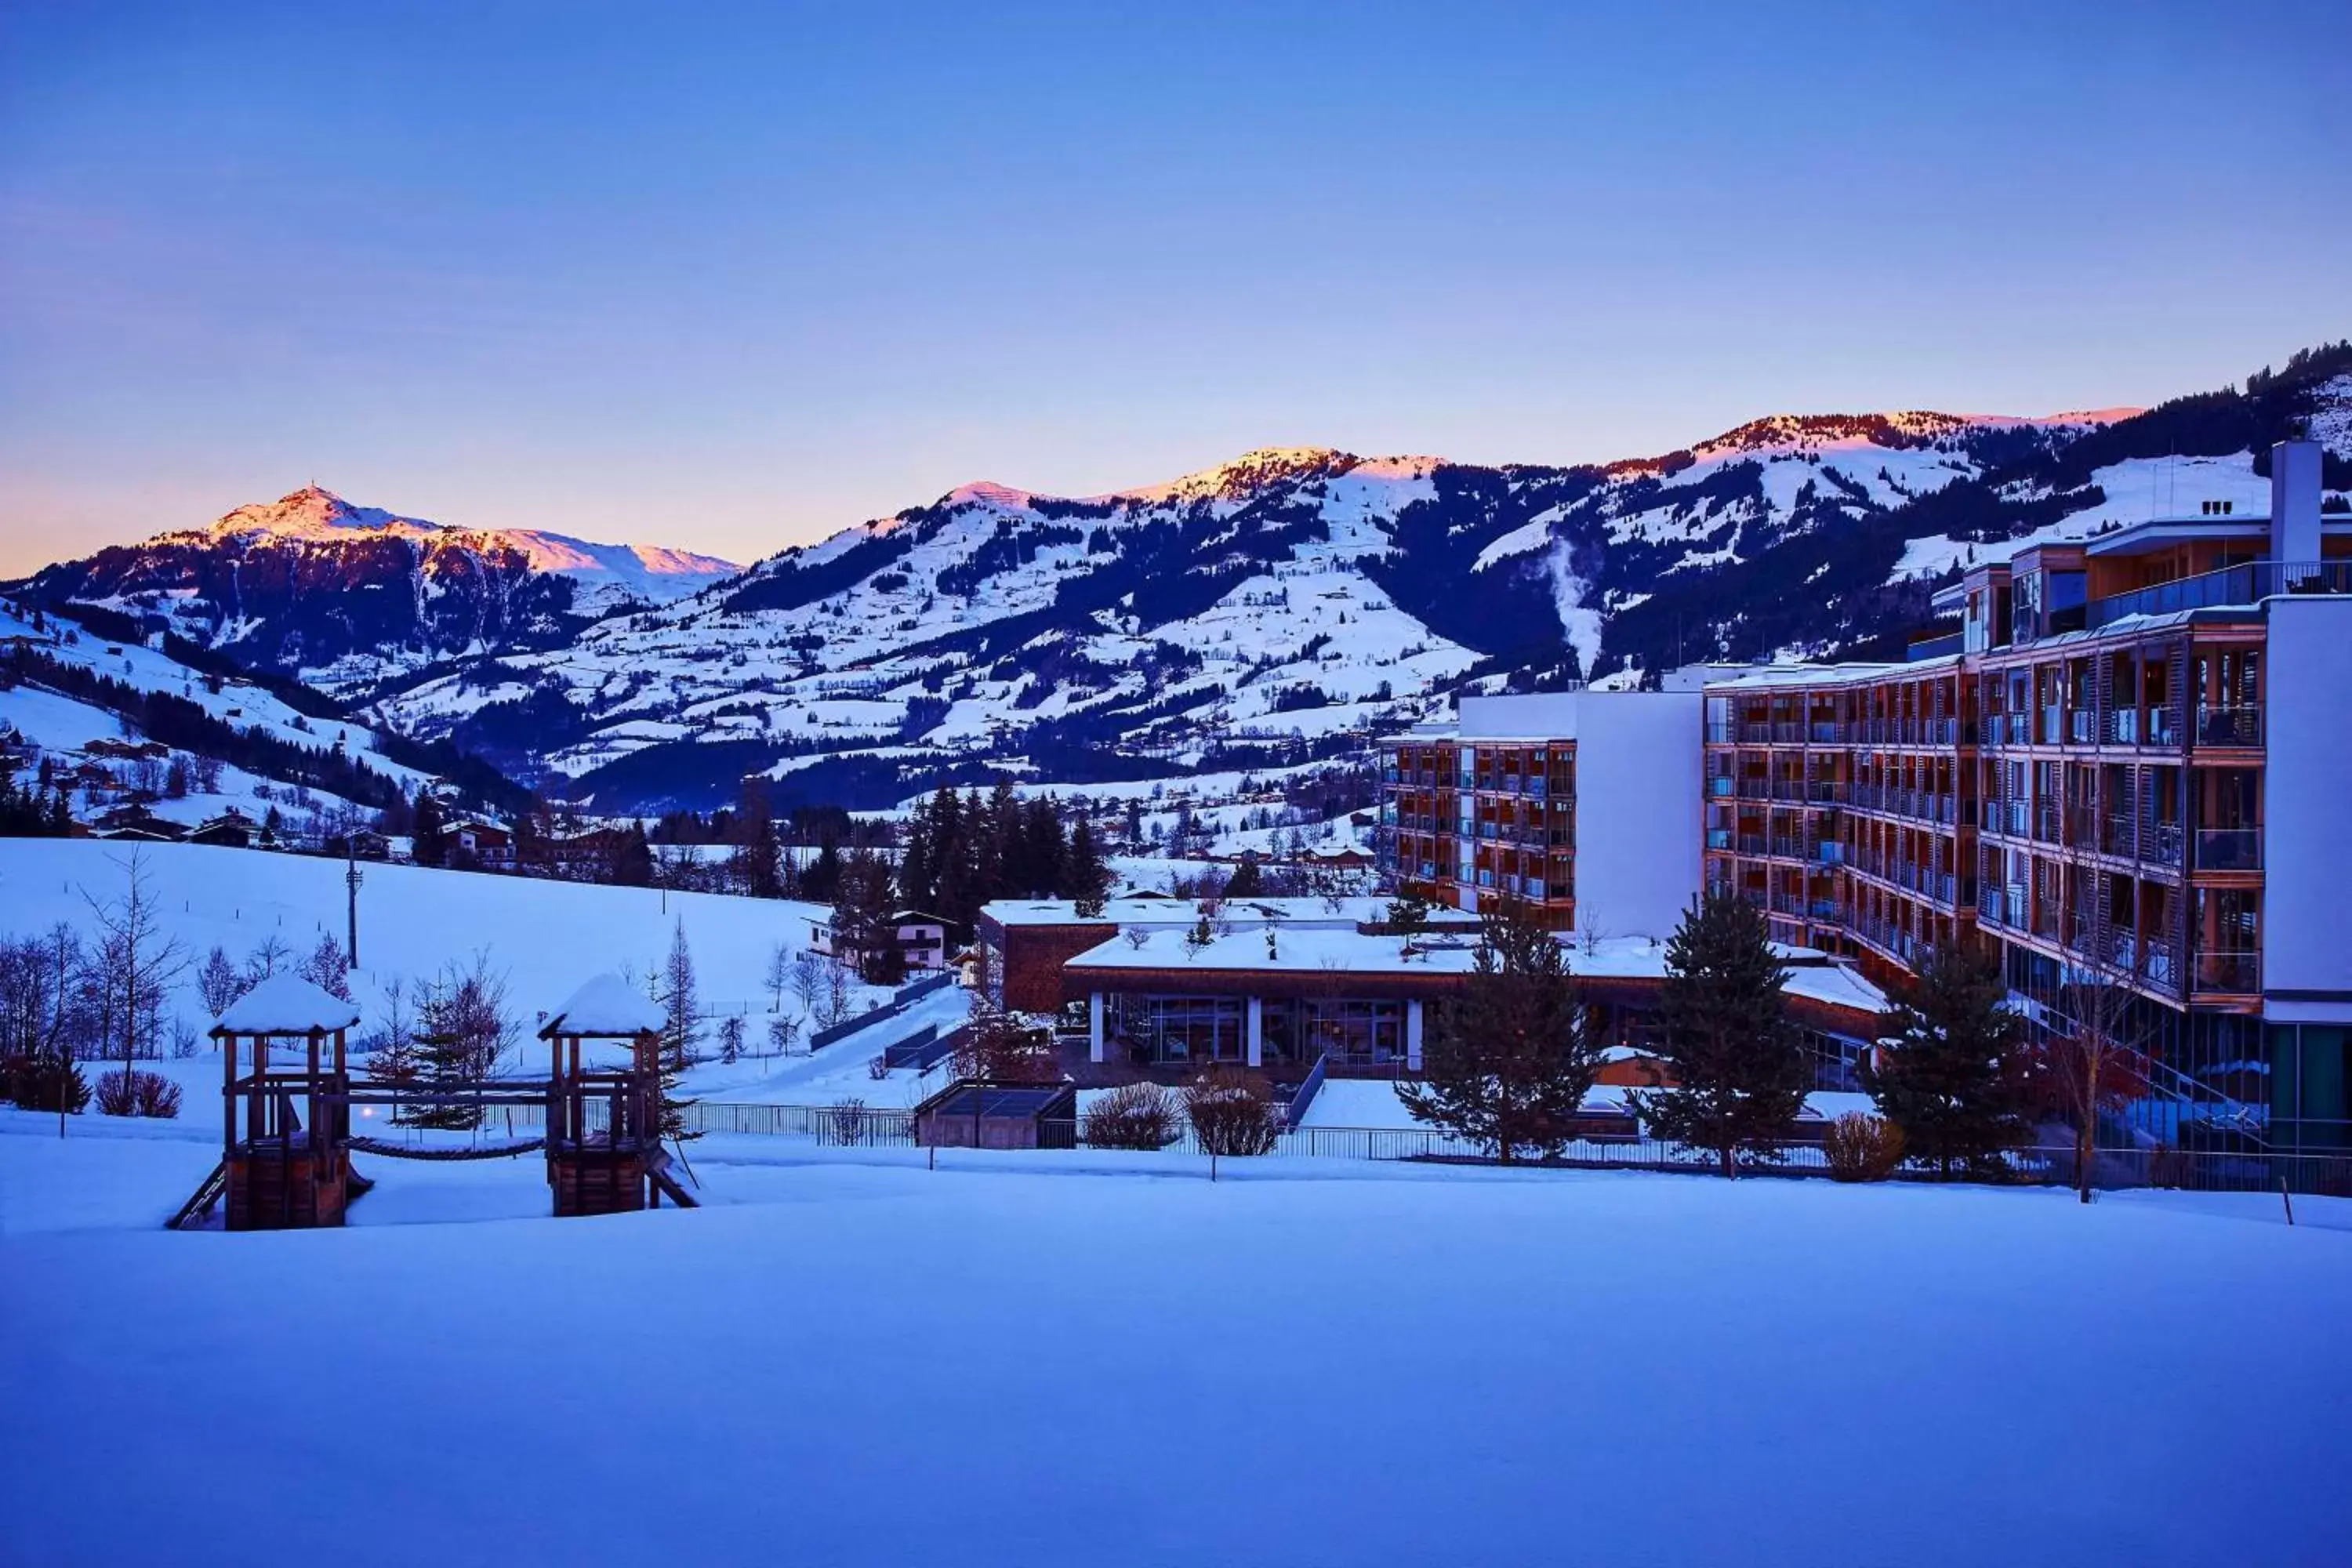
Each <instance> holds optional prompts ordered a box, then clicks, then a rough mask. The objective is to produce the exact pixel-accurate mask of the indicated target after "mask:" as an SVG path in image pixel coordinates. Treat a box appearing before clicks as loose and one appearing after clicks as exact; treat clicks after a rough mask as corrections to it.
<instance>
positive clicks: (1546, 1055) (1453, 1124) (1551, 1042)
mask: <svg viewBox="0 0 2352 1568" xmlns="http://www.w3.org/2000/svg"><path fill="white" fill-rule="evenodd" d="M1601 1048H1602V1047H1601V1042H1600V1041H1599V1039H1598V1038H1597V1037H1595V1036H1594V1035H1593V1034H1592V1033H1591V1031H1590V1030H1588V1029H1587V1028H1586V1026H1585V1019H1584V1005H1583V1003H1582V1001H1581V1000H1580V998H1579V996H1578V995H1577V988H1576V980H1575V976H1574V975H1573V974H1571V973H1570V971H1569V963H1568V950H1567V948H1566V947H1564V946H1563V945H1561V944H1560V943H1559V942H1556V941H1554V940H1553V938H1552V935H1551V933H1550V932H1549V931H1546V930H1544V929H1543V927H1542V925H1541V924H1539V923H1538V921H1536V920H1535V919H1534V918H1533V917H1532V916H1531V915H1529V914H1528V912H1527V911H1526V910H1524V909H1522V908H1520V907H1519V906H1517V904H1504V905H1502V906H1500V907H1498V908H1496V909H1495V910H1492V911H1491V912H1489V913H1487V914H1486V915H1485V916H1484V917H1483V918H1482V919H1481V920H1480V921H1479V926H1478V949H1477V952H1476V954H1475V957H1474V958H1473V960H1472V968H1471V972H1470V973H1469V975H1468V976H1467V977H1466V979H1465V982H1464V984H1463V992H1462V997H1461V1000H1460V1001H1459V1003H1457V1004H1456V1005H1454V1006H1451V1007H1448V1008H1446V1009H1445V1010H1444V1012H1443V1013H1441V1014H1440V1015H1439V1017H1438V1023H1437V1028H1436V1030H1435V1031H1434V1038H1433V1039H1432V1040H1431V1041H1430V1042H1429V1043H1428V1045H1427V1046H1426V1047H1424V1050H1423V1069H1422V1070H1423V1078H1422V1079H1421V1081H1419V1082H1417V1083H1404V1084H1401V1085H1399V1086H1398V1089H1397V1097H1398V1098H1399V1099H1400V1100H1403V1101H1404V1104H1405V1109H1406V1110H1410V1111H1411V1112H1412V1115H1413V1117H1414V1119H1415V1120H1416V1121H1425V1122H1428V1123H1429V1124H1430V1125H1432V1126H1433V1127H1437V1128H1440V1129H1442V1130H1443V1131H1446V1132H1448V1133H1451V1134H1452V1135H1453V1136H1454V1137H1456V1138H1464V1139H1467V1140H1470V1141H1471V1142H1477V1143H1483V1144H1486V1145H1489V1146H1491V1147H1492V1148H1493V1149H1494V1150H1495V1152H1496V1157H1497V1158H1498V1159H1500V1160H1501V1161H1502V1162H1503V1163H1505V1164H1508V1163H1511V1162H1512V1161H1513V1160H1514V1159H1516V1158H1517V1155H1518V1152H1519V1151H1520V1150H1522V1149H1532V1150H1534V1151H1535V1152H1537V1153H1538V1155H1539V1156H1541V1155H1549V1154H1552V1153H1556V1152H1558V1151H1559V1149H1560V1148H1561V1147H1562V1146H1563V1145H1565V1144H1566V1143H1568V1142H1570V1140H1571V1139H1572V1138H1573V1137H1574V1135H1575V1133H1574V1129H1575V1121H1576V1117H1577V1115H1578V1112H1579V1110H1580V1108H1581V1107H1582V1106H1583V1104H1584V1097H1585V1094H1586V1093H1587V1092H1588V1091H1589V1090H1590V1089H1591V1088H1592V1082H1593V1079H1595V1078H1596V1077H1598V1076H1599V1074H1600V1071H1601Z"/></svg>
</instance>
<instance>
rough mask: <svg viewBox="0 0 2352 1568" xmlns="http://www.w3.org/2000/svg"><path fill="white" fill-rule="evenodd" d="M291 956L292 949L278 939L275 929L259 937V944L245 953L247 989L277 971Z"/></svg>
mask: <svg viewBox="0 0 2352 1568" xmlns="http://www.w3.org/2000/svg"><path fill="white" fill-rule="evenodd" d="M293 956H294V950H293V949H292V948H289V947H288V946H287V945H286V943H285V942H282V941H281V940H279V938H278V933H277V932H276V931H271V932H270V933H269V934H268V935H267V936H265V937H263V938H262V939H261V942H260V945H259V946H257V947H256V948H255V949H254V950H253V951H252V952H250V953H247V955H246V960H245V984H246V987H247V989H248V990H250V989H251V988H252V987H253V986H255V985H257V984H260V983H261V982H262V981H264V980H267V979H268V978H269V977H270V976H271V975H273V974H275V973H278V970H279V968H280V967H282V966H283V965H284V964H285V963H287V962H288V961H289V959H291V958H292V957H293Z"/></svg>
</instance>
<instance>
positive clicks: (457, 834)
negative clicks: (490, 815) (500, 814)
mask: <svg viewBox="0 0 2352 1568" xmlns="http://www.w3.org/2000/svg"><path fill="white" fill-rule="evenodd" d="M449 841H450V842H451V843H452V844H454V845H456V846H457V847H458V848H459V849H462V850H464V851H465V852H466V853H467V854H468V855H471V856H472V857H473V858H475V859H476V860H477V861H478V862H479V863H480V864H482V865H484V866H489V867H494V868H507V867H511V866H512V865H513V864H514V860H515V847H514V835H513V834H512V833H510V832H509V831H508V830H507V829H505V828H503V827H501V826H499V825H498V824H497V823H495V822H482V821H479V820H471V819H469V820H467V821H465V822H460V823H458V824H457V826H454V827H452V828H450V829H449Z"/></svg>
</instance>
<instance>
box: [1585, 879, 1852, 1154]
mask: <svg viewBox="0 0 2352 1568" xmlns="http://www.w3.org/2000/svg"><path fill="white" fill-rule="evenodd" d="M1787 978H1788V972H1787V971H1786V970H1784V969H1783V968H1782V967H1781V965H1780V959H1779V958H1777V957H1775V956H1774V955H1773V952H1772V947H1771V942H1770V940H1769V935H1768V933H1767V931H1766V927H1765V923H1764V917H1763V915H1762V913H1761V912H1759V910H1757V908H1756V906H1755V905H1753V904H1751V903H1749V902H1748V900H1745V899H1742V898H1740V897H1738V895H1736V894H1733V893H1727V892H1726V893H1713V894H1709V895H1707V896H1706V898H1704V899H1703V900H1695V901H1694V902H1693V903H1692V905H1691V907H1690V908H1689V909H1688V910H1685V911H1684V913H1683V919H1682V924H1681V925H1680V926H1679V927H1677V928H1676V930H1675V934H1674V937H1673V939H1672V940H1671V941H1669V942H1667V943H1666V982H1665V985H1664V990H1663V992H1662V994H1660V997H1659V1005H1658V1015H1659V1024H1660V1030H1659V1055H1660V1056H1661V1057H1662V1058H1664V1060H1665V1062H1666V1063H1667V1065H1668V1067H1669V1068H1670V1069H1671V1071H1672V1073H1673V1075H1674V1081H1675V1088H1672V1089H1652V1090H1649V1091H1647V1092H1643V1093H1636V1094H1633V1095H1630V1096H1629V1097H1628V1098H1630V1099H1631V1100H1633V1102H1634V1109H1635V1110H1636V1111H1637V1112H1638V1113H1639V1114H1640V1116H1641V1118H1642V1120H1643V1122H1644V1123H1645V1124H1647V1125H1648V1127H1649V1128H1650V1130H1651V1131H1652V1133H1653V1134H1654V1136H1656V1137H1659V1138H1664V1139H1665V1140H1667V1141H1669V1142H1675V1143H1682V1144H1685V1145H1687V1146H1688V1147H1690V1148H1694V1149H1710V1150H1713V1151H1714V1152H1715V1153H1716V1155H1717V1159H1719V1160H1720V1161H1721V1163H1722V1168H1723V1173H1724V1174H1725V1175H1727V1176H1736V1175H1738V1173H1739V1166H1738V1158H1739V1156H1740V1155H1741V1154H1742V1153H1757V1154H1770V1153H1772V1152H1776V1151H1778V1150H1779V1149H1780V1147H1781V1145H1783V1144H1784V1143H1786V1142H1788V1138H1789V1124H1790V1121H1792V1120H1793V1119H1794V1118H1795V1117H1796V1114H1797V1112H1798V1111H1799V1110H1801V1109H1802V1108H1803V1106H1804V1103H1805V1093H1806V1090H1808V1089H1811V1087H1812V1079H1813V1075H1812V1065H1811V1063H1810V1062H1808V1061H1807V1060H1806V1059H1805V1053H1804V1049H1803V1047H1802V1045H1801V1043H1800V1041H1799V1039H1798V1036H1797V1031H1796V1028H1795V1026H1793V1025H1792V1024H1790V1021H1789V1016H1788V1005H1787V1004H1788V999H1787V996H1786V995H1785V994H1784V993H1783V991H1782V989H1781V987H1782V985H1783V984H1784V983H1785V981H1786V980H1787Z"/></svg>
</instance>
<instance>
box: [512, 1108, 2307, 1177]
mask: <svg viewBox="0 0 2352 1568" xmlns="http://www.w3.org/2000/svg"><path fill="white" fill-rule="evenodd" d="M679 1116H680V1121H681V1124H682V1127H683V1130H684V1131H686V1132H687V1133H688V1134H699V1133H733V1134H744V1135H750V1136H754V1137H775V1138H792V1139H803V1140H807V1141H808V1142H812V1143H814V1144H815V1145H817V1146H818V1147H820V1148H838V1149H847V1148H918V1147H920V1146H921V1144H920V1141H919V1136H918V1131H917V1127H916V1121H915V1114H914V1112H913V1111H912V1110H897V1109H887V1108H883V1107H877V1106H869V1105H866V1104H863V1103H862V1102H859V1101H856V1100H844V1101H841V1102H838V1103H836V1104H833V1105H760V1104H745V1103H730V1102H725V1101H711V1100H698V1101H695V1102H693V1103H691V1104H688V1105H686V1106H683V1107H681V1108H680V1110H679ZM536 1118H537V1108H535V1107H519V1108H517V1109H516V1110H515V1111H514V1112H513V1127H514V1128H515V1130H517V1131H521V1130H524V1129H526V1128H532V1127H535V1126H536V1125H537V1120H536ZM501 1131H503V1129H501ZM1040 1133H1041V1136H1040V1139H1039V1142H1040V1144H1041V1148H1040V1149H1039V1150H1037V1151H1034V1153H1035V1156H1036V1159H1037V1161H1038V1163H1039V1165H1040V1167H1041V1168H1043V1169H1048V1170H1050V1169H1052V1168H1053V1167H1054V1163H1055V1159H1056V1158H1057V1153H1056V1151H1067V1150H1070V1149H1072V1148H1076V1150H1078V1151H1080V1152H1087V1151H1088V1150H1090V1149H1092V1148H1093V1146H1092V1145H1090V1144H1089V1143H1088V1142H1087V1128H1086V1118H1085V1116H1083V1115H1080V1116H1078V1117H1076V1118H1070V1119H1055V1121H1052V1122H1050V1123H1045V1124H1041V1127H1040ZM1271 1142H1272V1146H1271V1147H1270V1148H1269V1149H1268V1151H1267V1152H1266V1153H1265V1154H1264V1155H1256V1156H1247V1157H1248V1158H1264V1159H1281V1158H1307V1159H1321V1160H1372V1161H1381V1160H1385V1161H1396V1162H1412V1163H1439V1164H1462V1165H1493V1164H1496V1163H1498V1162H1497V1161H1496V1157H1495V1151H1494V1148H1493V1146H1492V1145H1491V1144H1486V1143H1482V1142H1474V1141H1471V1140H1468V1139H1462V1138H1455V1137H1452V1136H1450V1135H1448V1134H1446V1133H1444V1132H1441V1131H1437V1130H1435V1129H1433V1128H1417V1127H1413V1128H1406V1127H1295V1128H1286V1129H1284V1130H1282V1131H1277V1132H1276V1133H1275V1134H1274V1135H1273V1137H1272V1141H1271ZM1101 1152H1113V1151H1112V1150H1110V1149H1108V1148H1106V1149H1105V1150H1103V1151H1101ZM1119 1152H1128V1153H1132V1154H1137V1155H1139V1157H1141V1158H1144V1159H1150V1158H1152V1157H1154V1156H1155V1155H1168V1156H1179V1157H1181V1156H1192V1157H1197V1158H1206V1157H1207V1156H1208V1155H1209V1153H1210V1152H1211V1151H1210V1150H1209V1149H1208V1148H1207V1147H1206V1146H1205V1145H1204V1144H1203V1143H1202V1142H1201V1139H1200V1138H1199V1136H1198V1135H1197V1134H1196V1133H1195V1132H1194V1131H1193V1130H1192V1125H1191V1123H1190V1122H1189V1121H1187V1120H1185V1119H1184V1118H1183V1117H1182V1116H1181V1114H1180V1115H1179V1116H1178V1117H1177V1118H1176V1119H1175V1121H1173V1123H1172V1124H1171V1129H1170V1134H1169V1139H1168V1142H1166V1143H1165V1144H1164V1145H1162V1146H1161V1147H1160V1149H1159V1150H1157V1151H1135V1150H1125V1151H1119ZM1225 1157H1226V1158H1237V1157H1240V1156H1232V1155H1227V1156H1225ZM1515 1163H1517V1164H1518V1165H1522V1166H1537V1165H1540V1166H1544V1167H1547V1168H1556V1169H1567V1170H1622V1171H1669V1172H1683V1173H1695V1174H1709V1173H1714V1172H1715V1171H1717V1169H1718V1167H1719V1162H1718V1160H1717V1156H1716V1154H1715V1153H1714V1152H1713V1151H1711V1150H1706V1149H1693V1148H1691V1147H1689V1146H1687V1145H1685V1144H1680V1143H1672V1142H1664V1141H1662V1140H1658V1139H1652V1138H1615V1137H1604V1138H1583V1139H1578V1140H1575V1141H1573V1142H1570V1143H1568V1144H1567V1145H1565V1146H1564V1147H1563V1148H1562V1149H1561V1150H1560V1151H1559V1152H1558V1153H1557V1154H1555V1155H1553V1156H1552V1157H1550V1158H1549V1159H1542V1160H1538V1159H1537V1158H1535V1157H1534V1156H1532V1155H1531V1154H1522V1156H1521V1157H1520V1158H1519V1159H1518V1160H1517V1161H1516V1162H1515ZM2004 1163H2005V1165H2006V1168H2007V1170H2008V1173H2009V1175H2008V1179H2009V1180H2010V1181H2011V1182H2014V1183H2017V1184H2024V1185H2051V1186H2068V1185H2072V1184H2074V1149H2073V1147H2072V1146H2071V1145H2067V1146H2037V1147H2032V1148H2024V1149H2016V1150H2012V1151H2011V1152H2010V1153H2009V1154H2008V1156H2007V1157H2006V1160H2005V1162H2004ZM1739 1169H1740V1172H1741V1173H1742V1174H1746V1175H1774V1176H1795V1177H1825V1176H1828V1175H1829V1174H1830V1170H1829V1163H1828V1161H1827V1159H1826V1157H1825V1156H1824V1155H1823V1154H1822V1151H1821V1149H1820V1148H1818V1147H1816V1146H1813V1145H1811V1144H1791V1145H1790V1146H1789V1147H1787V1148H1785V1149H1783V1150H1782V1151H1780V1153H1779V1154H1778V1155H1776V1156H1773V1157H1771V1158H1769V1159H1768V1158H1742V1160H1741V1161H1740V1163H1739ZM1937 1179H1938V1178H1937V1173H1936V1172H1935V1171H1933V1170H1931V1169H1927V1168H1923V1167H1920V1166H1918V1165H1916V1164H1909V1165H1906V1166H1905V1167H1903V1168H1902V1169H1900V1170H1898V1171H1897V1172H1895V1180H1898V1181H1907V1182H1932V1181H1935V1180H1937ZM2091 1180H2092V1184H2093V1185H2094V1186H2095V1187H2099V1188H2102V1189H2108V1190H2116V1189H2124V1188H2135V1187H2157V1188H2172V1189H2179V1190H2182V1191H2190V1192H2261V1193H2275V1192H2279V1191H2281V1190H2282V1189H2284V1190H2285V1191H2287V1192H2292V1193H2301V1194H2326V1195H2331V1196H2352V1150H2347V1151H2346V1152H2342V1153H2293V1154H2289V1153H2272V1152H2215V1151H2207V1150H2184V1149H2173V1148H2161V1147H2159V1148H2149V1147H2140V1146H2130V1147H2106V1146H2102V1147H2101V1148H2099V1149H2098V1150H2097V1152H2096V1154H2095V1161H2094V1163H2093V1167H2092V1174H2091Z"/></svg>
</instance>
